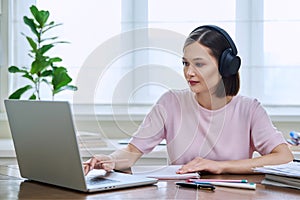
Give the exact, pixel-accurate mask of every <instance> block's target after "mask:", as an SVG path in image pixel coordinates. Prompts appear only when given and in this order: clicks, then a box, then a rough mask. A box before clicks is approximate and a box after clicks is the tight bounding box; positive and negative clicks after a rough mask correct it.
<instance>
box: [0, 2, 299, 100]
mask: <svg viewBox="0 0 300 200" xmlns="http://www.w3.org/2000/svg"><path fill="white" fill-rule="evenodd" d="M24 4H25V3H24ZM36 4H37V6H38V7H39V8H40V9H46V10H49V11H50V13H51V17H52V19H53V20H55V21H56V22H62V23H63V26H61V27H60V29H59V31H58V32H57V35H59V36H60V38H61V39H62V40H67V41H70V42H71V44H66V45H59V46H57V51H56V52H53V53H55V54H58V55H60V57H62V58H63V59H64V60H63V62H64V65H65V66H68V69H69V71H70V73H71V75H72V77H73V78H74V83H75V84H76V83H80V84H81V85H79V90H81V91H80V92H79V94H81V95H79V97H78V96H76V95H77V93H78V92H75V93H74V94H75V95H74V99H73V95H72V94H73V93H71V92H70V93H66V92H63V93H61V94H59V95H57V96H56V98H57V99H67V100H71V101H72V100H75V103H91V102H93V103H96V104H98V103H99V104H111V103H116V104H131V103H134V104H152V103H154V102H155V101H156V100H157V98H158V97H159V96H160V95H161V94H162V93H163V92H164V91H166V90H167V89H169V88H184V87H187V85H186V84H185V81H184V79H183V76H182V66H181V56H182V55H181V49H180V48H181V45H182V44H183V41H184V38H185V36H186V35H187V34H188V33H189V32H190V31H191V30H193V29H194V28H195V27H196V26H199V25H202V24H216V25H219V26H222V27H223V28H224V29H225V30H227V31H228V32H229V34H230V35H231V36H232V38H233V39H234V41H235V42H236V45H237V47H238V51H239V55H240V57H241V58H242V67H241V80H242V83H241V94H244V95H248V96H252V97H256V98H258V99H259V100H260V101H261V102H262V103H263V104H265V105H279V106H284V105H299V104H300V102H299V101H298V99H299V98H300V93H299V92H297V91H298V85H299V84H298V82H297V79H298V77H299V76H300V60H299V59H298V55H297V54H298V46H299V45H300V40H299V39H298V36H299V34H300V28H299V27H300V26H299V25H300V14H299V12H298V10H297V8H298V7H299V4H300V3H299V1H297V0H287V1H282V0H265V1H260V0H244V1H237V0H225V1H221V0H211V1H206V0H186V1H174V0H163V1H160V0H148V1H147V0H139V1H135V0H114V1H108V0H89V1H76V0H64V1H59V0H52V1H47V0H36ZM216 5H217V6H216ZM16 6H17V7H18V8H19V9H21V10H22V12H21V13H24V12H23V11H24V10H25V9H28V7H29V6H27V7H24V5H23V4H22V5H21V3H20V2H16ZM14 11H15V12H16V10H14ZM27 13H28V12H27ZM79 13H80V14H79ZM13 16H14V17H15V18H16V17H17V19H15V21H16V22H17V23H16V24H15V25H14V30H15V31H16V32H17V33H15V35H14V37H15V38H19V39H14V41H17V43H14V46H13V47H14V48H15V50H14V52H17V54H16V56H14V59H13V60H12V63H11V64H18V65H22V64H23V63H26V62H28V58H24V56H26V55H27V54H26V48H25V47H26V45H27V44H26V45H23V44H24V38H22V36H21V35H20V29H22V25H21V24H22V21H21V19H20V18H18V17H21V14H18V15H17V14H16V15H13ZM23 28H24V27H23ZM139 28H146V29H144V30H143V29H139ZM145 30H147V31H145ZM128 31H129V32H128ZM130 31H131V32H130ZM127 33H130V34H127ZM1 34H3V31H1ZM124 38H125V39H124ZM11 40H13V39H12V38H11ZM120 41H122V42H121V43H118V42H120ZM22 42H23V43H22ZM143 42H145V43H143ZM114 43H116V44H118V45H117V46H116V48H113V47H114V46H113V44H114ZM173 43H176V44H174V46H172V44H173ZM119 44H121V45H119ZM22 45H23V46H24V48H23V49H22ZM124 46H126V48H124V49H122V48H123V47H124ZM128 46H129V47H128ZM108 47H109V48H108ZM24 52H25V53H24ZM101 53H102V54H101ZM96 58H97V60H96V61H95V62H94V61H93V60H92V59H96ZM91 63H92V64H91ZM99 69H100V70H101V69H102V71H101V73H100V72H99ZM2 73H3V72H2ZM9 77H10V78H11V79H10V80H11V81H10V83H11V84H12V86H9V87H8V88H9V89H10V90H11V89H12V88H17V87H18V86H19V85H20V84H21V83H22V81H21V80H20V79H19V78H17V77H11V76H9ZM76 81H77V82H76ZM78 81H79V82H78ZM1 82H2V79H1ZM1 89H2V88H1ZM83 90H85V91H83ZM81 92H82V93H81ZM76 98H77V99H76Z"/></svg>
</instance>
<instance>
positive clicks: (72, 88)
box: [53, 85, 78, 94]
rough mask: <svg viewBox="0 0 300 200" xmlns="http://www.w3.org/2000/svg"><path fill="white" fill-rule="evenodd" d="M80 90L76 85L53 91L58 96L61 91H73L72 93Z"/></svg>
mask: <svg viewBox="0 0 300 200" xmlns="http://www.w3.org/2000/svg"><path fill="white" fill-rule="evenodd" d="M77 89H78V88H77V87H76V86H74V85H66V86H63V87H61V88H59V89H57V90H55V91H53V94H57V93H59V92H61V91H64V90H71V91H76V90H77Z"/></svg>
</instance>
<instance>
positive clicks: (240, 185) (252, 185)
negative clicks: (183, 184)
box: [194, 181, 256, 190]
mask: <svg viewBox="0 0 300 200" xmlns="http://www.w3.org/2000/svg"><path fill="white" fill-rule="evenodd" d="M194 183H196V184H198V182H197V181H195V182H194ZM200 183H203V182H200ZM206 183H209V184H212V185H215V186H223V187H234V188H241V189H250V190H255V189H256V184H255V183H229V182H206Z"/></svg>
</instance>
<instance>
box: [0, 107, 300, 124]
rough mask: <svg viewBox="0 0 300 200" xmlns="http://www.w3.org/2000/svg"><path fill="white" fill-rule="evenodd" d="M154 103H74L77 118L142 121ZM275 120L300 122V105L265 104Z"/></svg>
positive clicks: (3, 116)
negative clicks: (132, 104)
mask: <svg viewBox="0 0 300 200" xmlns="http://www.w3.org/2000/svg"><path fill="white" fill-rule="evenodd" d="M151 107H152V105H134V106H127V105H115V106H112V105H108V104H106V105H88V104H80V105H72V111H73V114H74V117H75V119H76V120H84V121H89V120H95V119H97V120H103V121H116V120H118V121H128V120H129V121H142V120H143V119H144V117H145V115H146V114H147V113H148V112H149V111H150V109H151ZM264 108H265V109H266V110H267V112H268V114H269V115H270V117H271V120H272V121H273V122H300V106H270V105H268V106H264ZM6 120H7V116H6V113H4V112H2V113H0V121H6Z"/></svg>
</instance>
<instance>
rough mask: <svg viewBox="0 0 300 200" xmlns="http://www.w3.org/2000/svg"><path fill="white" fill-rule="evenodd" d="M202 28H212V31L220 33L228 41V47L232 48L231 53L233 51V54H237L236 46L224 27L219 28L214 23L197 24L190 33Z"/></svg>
mask: <svg viewBox="0 0 300 200" xmlns="http://www.w3.org/2000/svg"><path fill="white" fill-rule="evenodd" d="M202 28H208V29H210V30H214V31H217V32H218V33H220V34H221V35H222V36H223V37H224V38H225V39H226V41H227V42H228V43H229V45H230V48H231V49H232V53H234V54H235V55H237V54H238V51H237V48H236V46H235V44H234V42H233V40H232V38H231V37H230V35H229V34H228V33H227V32H226V31H225V30H224V29H222V28H220V27H218V26H216V25H203V26H199V27H198V28H195V29H194V30H193V31H192V33H193V32H195V31H197V30H199V29H202Z"/></svg>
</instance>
